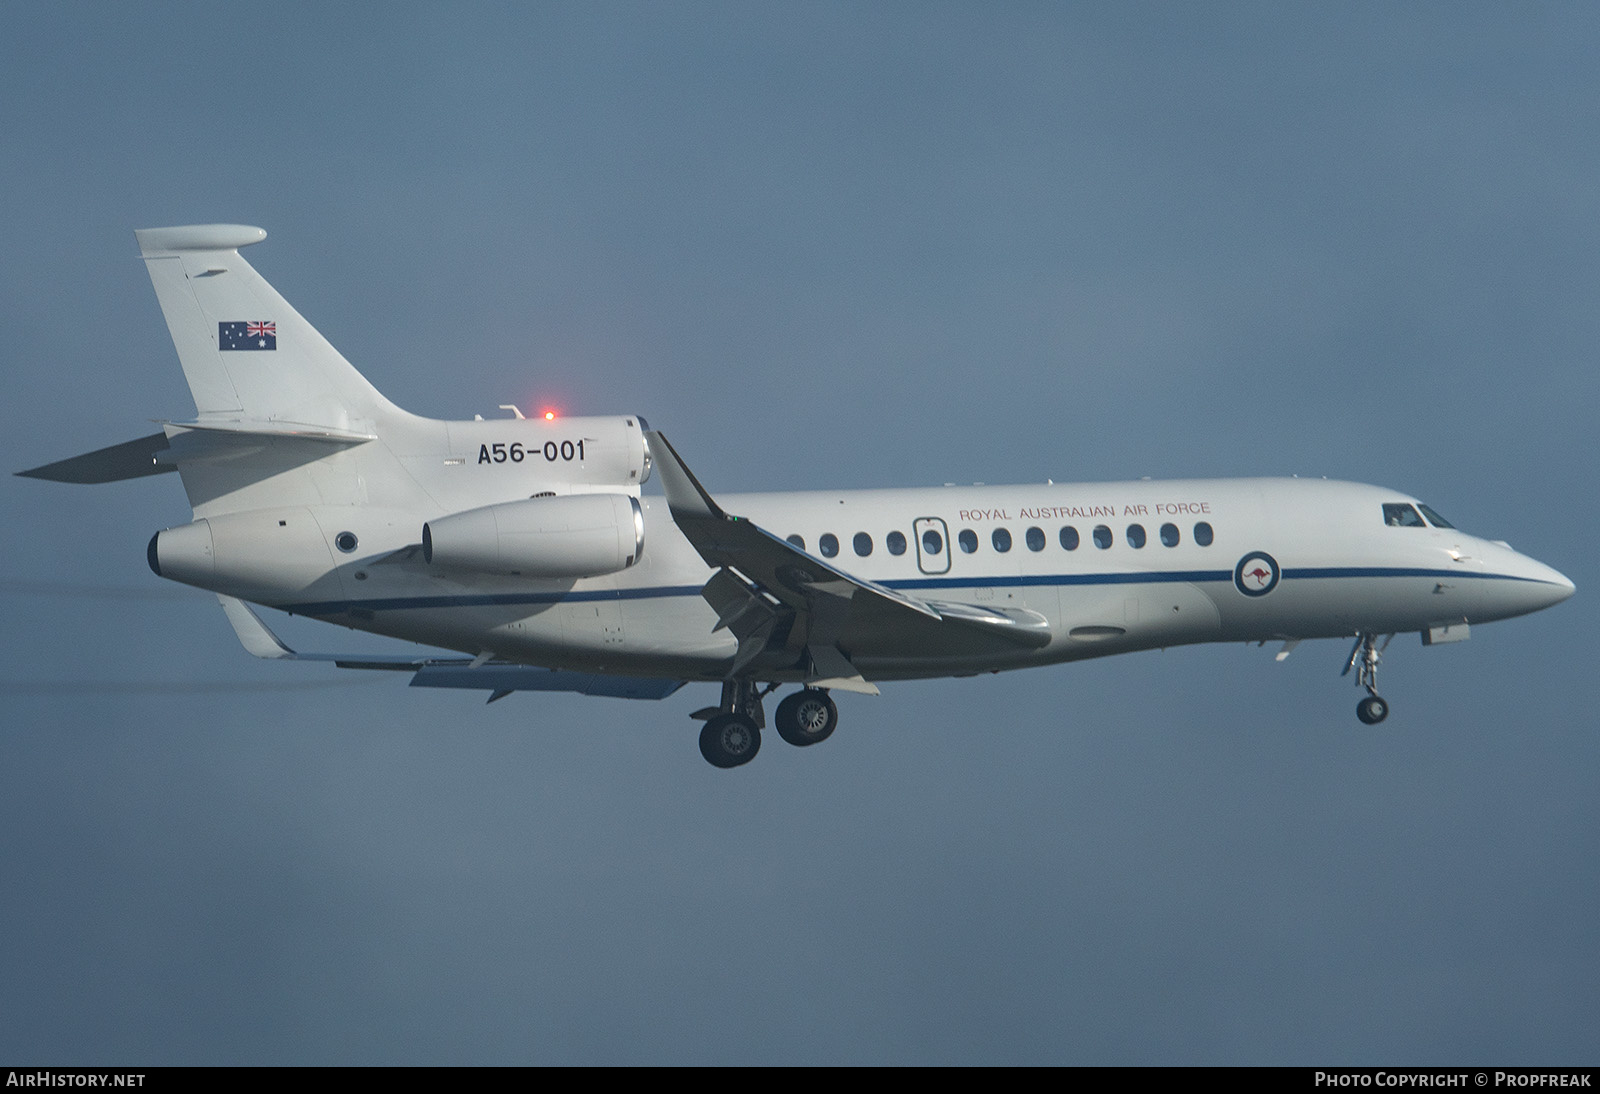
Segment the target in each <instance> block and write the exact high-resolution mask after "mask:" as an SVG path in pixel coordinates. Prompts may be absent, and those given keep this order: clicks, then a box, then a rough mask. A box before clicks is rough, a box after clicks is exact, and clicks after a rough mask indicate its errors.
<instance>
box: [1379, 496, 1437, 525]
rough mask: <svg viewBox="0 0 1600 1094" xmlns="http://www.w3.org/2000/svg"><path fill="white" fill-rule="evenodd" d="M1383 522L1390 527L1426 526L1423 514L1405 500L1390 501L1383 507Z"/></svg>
mask: <svg viewBox="0 0 1600 1094" xmlns="http://www.w3.org/2000/svg"><path fill="white" fill-rule="evenodd" d="M1383 523H1385V524H1387V525H1388V526H1389V527H1390V528H1426V527H1427V525H1426V524H1425V523H1423V520H1422V514H1421V513H1419V512H1417V511H1416V509H1415V508H1414V507H1412V506H1411V505H1409V504H1407V503H1405V502H1398V501H1395V502H1388V503H1386V504H1385V505H1384V507H1383Z"/></svg>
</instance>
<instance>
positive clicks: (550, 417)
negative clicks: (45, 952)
mask: <svg viewBox="0 0 1600 1094" xmlns="http://www.w3.org/2000/svg"><path fill="white" fill-rule="evenodd" d="M544 420H545V421H547V422H553V421H555V420H556V412H555V411H553V410H547V411H545V412H544Z"/></svg>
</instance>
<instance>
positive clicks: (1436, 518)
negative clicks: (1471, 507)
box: [1417, 501, 1455, 528]
mask: <svg viewBox="0 0 1600 1094" xmlns="http://www.w3.org/2000/svg"><path fill="white" fill-rule="evenodd" d="M1417 508H1418V509H1421V510H1422V515H1423V516H1425V517H1427V518H1428V523H1429V524H1431V525H1433V526H1434V527H1435V528H1454V527H1455V525H1454V524H1451V523H1450V522H1449V521H1447V520H1445V519H1444V518H1443V517H1441V516H1440V515H1439V514H1438V513H1435V512H1434V511H1433V510H1432V509H1431V508H1430V507H1428V506H1426V505H1423V504H1422V503H1421V502H1420V501H1419V502H1417Z"/></svg>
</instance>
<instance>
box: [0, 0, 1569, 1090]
mask: <svg viewBox="0 0 1600 1094" xmlns="http://www.w3.org/2000/svg"><path fill="white" fill-rule="evenodd" d="M1597 55H1600V14H1597V13H1596V12H1595V10H1594V9H1593V8H1592V7H1591V6H1588V5H1576V4H1573V5H1567V4H1560V5H1556V4H1539V5H1519V6H1516V7H1514V8H1512V7H1501V6H1494V5H1484V6H1474V5H1459V4H1451V5H1424V4H1416V5H1403V6H1402V5H1386V4H1343V5H1335V6H1323V7H1322V8H1320V9H1316V10H1310V9H1305V8H1302V7H1292V8H1283V7H1281V6H1278V5H1169V4H1149V5H1127V4H1117V5H1094V6H1080V5H1065V4H1061V5H1046V4H1008V5H982V6H979V5H962V4H878V5H855V4H820V3H811V4H787V5H782V6H777V5H770V6H768V5H752V4H728V5H700V4H689V5H659V4H639V5H593V4H571V5H539V6H534V5H518V4H508V5H503V6H490V5H477V6H464V5H449V6H444V5H406V4H394V5H383V6H381V7H380V6H372V7H365V6H362V7H357V8H354V9H351V10H347V11H343V12H337V11H336V12H332V13H329V12H326V11H323V10H322V9H321V8H320V7H318V6H312V5H300V4H271V5H215V4H166V5H162V4H147V5H113V4H103V5H102V4H89V5H68V6H63V5H57V4H34V3H8V4H6V5H5V6H4V7H0V195H3V197H4V201H3V202H0V226H3V238H4V240H5V244H6V253H5V257H4V260H3V261H0V331H3V332H4V342H3V345H4V351H3V352H4V360H5V364H6V370H5V375H6V377H7V380H8V385H9V386H8V391H9V393H10V399H9V401H8V405H9V407H10V410H11V415H10V422H9V429H8V436H7V439H6V441H5V442H4V445H3V446H0V447H3V449H4V451H5V452H6V454H7V460H8V461H9V462H8V463H6V465H5V466H6V468H7V469H8V470H17V469H21V468H24V467H31V466H34V465H36V464H39V463H42V462H45V461H47V460H51V459H57V458H61V457H65V456H69V455H73V454H76V453H78V452H81V451H85V450H87V449H90V448H95V447H99V446H101V445H106V444H111V443H114V442H117V441H122V440H126V439H129V438H132V437H135V436H139V435H140V434H142V433H145V432H149V431H150V429H151V426H150V425H149V419H151V418H183V417H185V416H187V415H188V414H190V413H191V412H192V409H193V405H192V402H191V401H190V400H189V397H188V392H187V389H186V388H185V387H184V384H183V379H182V374H181V372H180V371H179V369H178V366H177V361H176V356H175V354H174V353H173V350H172V347H171V343H170V341H169V340H168V337H167V334H166V330H165V326H164V324H163V322H162V320H161V315H160V312H159V309H158V308H157V306H156V303H155V299H154V294H153V293H152V292H151V289H150V286H149V281H148V278H147V277H146V275H145V273H144V270H143V268H142V265H141V264H140V262H139V261H138V258H137V251H136V248H135V247H134V243H133V236H132V230H133V229H134V228H136V227H148V226H156V225H166V224H180V223H193V222H205V221H233V222H241V223H248V224H258V225H261V226H262V227H264V228H266V229H267V230H268V232H269V233H270V238H269V239H268V240H267V242H265V243H263V244H262V245H261V246H259V247H256V248H254V249H252V250H251V251H250V252H249V255H248V257H249V258H250V260H251V261H252V262H253V263H254V264H255V265H256V267H257V268H258V269H259V270H260V271H261V272H262V273H263V274H264V275H265V276H266V277H267V278H268V279H269V280H271V281H272V282H273V283H274V285H275V286H276V287H277V288H278V289H279V290H280V291H281V292H283V294H284V295H285V296H286V297H287V298H288V299H289V300H290V301H291V302H293V303H294V304H295V305H296V306H297V307H298V308H299V309H300V310H301V311H302V312H303V313H304V314H305V315H306V316H307V317H308V318H309V319H310V320H311V321H312V322H313V323H315V324H316V325H317V326H318V327H319V328H320V329H321V330H322V331H323V333H325V334H326V335H327V336H328V337H329V338H330V339H331V340H332V341H333V342H334V344H335V345H337V346H338V347H339V348H340V349H341V350H342V351H343V352H344V353H345V355H346V356H348V357H349V358H350V359H351V361H353V362H354V363H355V364H356V365H357V367H358V368H361V369H362V370H363V371H364V372H365V374H366V375H367V376H368V378H369V379H371V380H372V381H373V383H374V384H376V385H377V386H378V387H379V388H380V389H381V390H383V391H384V392H385V394H387V395H389V396H390V397H391V398H393V399H394V400H396V401H397V402H398V403H400V404H401V405H402V406H405V407H406V408H407V409H410V410H413V411H416V412H418V413H424V414H430V415H433V416H437V417H470V416H471V415H472V414H473V413H475V412H481V413H484V414H486V415H487V414H493V413H495V407H496V405H497V404H500V403H505V402H510V401H513V400H515V401H517V402H519V403H522V404H523V405H528V404H530V403H533V402H536V401H538V402H544V401H549V402H553V403H555V404H556V405H559V406H561V407H562V408H563V409H565V410H568V411H570V412H574V413H624V412H633V413H641V414H644V415H646V416H647V417H648V418H649V419H650V422H651V424H652V425H654V426H657V427H659V428H662V429H664V430H665V431H666V432H667V433H668V434H669V435H670V436H671V437H672V439H673V441H674V443H675V445H676V446H677V447H678V449H679V450H680V451H681V452H682V453H683V455H684V457H685V458H686V459H687V460H688V461H689V463H690V464H691V466H693V467H694V468H695V470H696V471H697V473H698V474H699V475H700V477H701V478H702V480H703V481H704V482H705V483H706V485H707V486H708V487H709V488H710V489H711V490H713V491H714V492H718V491H720V492H732V491H738V490H758V489H767V488H802V487H814V486H884V485H925V484H937V483H941V482H946V481H964V482H970V481H974V480H981V481H987V482H1001V481H1030V480H1040V481H1042V480H1043V479H1045V478H1046V477H1052V478H1054V479H1056V480H1057V481H1060V480H1064V479H1100V478H1127V477H1136V476H1140V475H1152V476H1178V475H1183V476H1189V475H1231V474H1290V473H1298V474H1304V475H1324V474H1325V475H1329V476H1331V477H1340V478H1350V479H1356V480H1360V481H1367V482H1378V483H1383V484H1387V485H1392V486H1394V487H1396V488H1399V489H1402V490H1405V491H1407V492H1411V493H1415V494H1417V495H1419V496H1422V497H1424V498H1425V499H1427V500H1428V501H1429V502H1431V503H1432V504H1433V505H1435V506H1436V507H1437V508H1439V509H1440V510H1441V511H1442V512H1443V513H1444V514H1445V515H1446V516H1448V517H1450V518H1451V519H1452V520H1455V521H1456V522H1457V523H1458V524H1461V525H1462V526H1464V527H1467V528H1469V529H1470V530H1473V531H1475V532H1479V533H1481V534H1484V535H1488V536H1491V537H1498V538H1505V539H1508V540H1510V541H1511V542H1512V543H1513V544H1514V545H1515V546H1516V547H1517V548H1518V549H1521V550H1523V551H1526V552H1527V553H1529V554H1531V555H1533V556H1534V557H1537V558H1539V559H1541V560H1543V561H1545V562H1548V563H1550V564H1551V565H1554V566H1556V567H1557V568H1558V569H1561V570H1562V571H1564V572H1565V573H1566V574H1568V576H1570V577H1572V578H1573V580H1574V581H1575V582H1576V583H1577V585H1578V589H1579V594H1578V596H1577V597H1576V598H1575V599H1574V600H1573V601H1572V602H1571V603H1569V604H1566V605H1563V606H1561V607H1558V608H1556V609H1555V610H1553V611H1551V612H1549V613H1546V614H1543V615H1538V616H1534V617H1531V618H1528V619H1524V620H1515V621H1511V622H1507V623H1502V624H1497V625H1494V626H1491V627H1484V628H1480V629H1479V630H1477V631H1475V632H1474V636H1473V640H1472V641H1471V642H1470V643H1467V644H1466V645H1463V646H1453V647H1445V648H1439V649H1423V648H1421V647H1419V646H1418V645H1417V643H1416V639H1415V638H1409V637H1408V638H1405V639H1397V640H1396V642H1395V644H1394V645H1393V646H1391V647H1390V650H1389V655H1388V657H1387V658H1386V660H1385V662H1384V671H1383V676H1382V680H1383V683H1384V688H1383V690H1384V693H1385V696H1386V697H1387V698H1388V699H1390V701H1391V702H1392V703H1393V706H1394V714H1393V715H1392V716H1391V718H1390V719H1389V721H1388V722H1386V723H1385V724H1384V725H1383V726H1382V727H1381V728H1379V729H1370V728H1366V727H1362V726H1360V725H1359V724H1358V723H1356V721H1355V718H1354V710H1353V708H1354V706H1355V701H1356V699H1357V698H1358V695H1357V692H1356V691H1355V689H1354V688H1352V687H1351V686H1350V684H1349V681H1348V680H1340V679H1339V677H1338V670H1339V667H1340V663H1341V661H1342V658H1343V656H1344V655H1345V653H1346V647H1343V646H1341V645H1340V644H1338V643H1307V644H1306V645H1303V646H1302V647H1300V649H1299V650H1298V651H1297V652H1296V653H1295V654H1294V656H1293V657H1291V658H1290V659H1289V660H1288V661H1287V662H1285V663H1283V664H1274V663H1273V661H1272V656H1271V653H1272V651H1271V650H1270V649H1268V650H1262V649H1255V648H1244V647H1237V646H1228V647H1215V648H1202V649H1191V650H1175V651H1170V652H1167V653H1160V654H1157V653H1150V654H1140V655H1134V656H1130V657H1125V658H1120V659H1113V660H1110V661H1107V662H1103V663H1090V664H1083V665H1077V666H1068V667H1062V668H1057V669H1050V670H1043V671H1036V672H1032V673H1024V674H1013V675H1004V676H992V677H985V678H982V679H972V680H961V681H943V682H930V683H917V684H904V685H895V686H891V687H888V688H886V689H885V692H884V694H883V696H881V697H879V698H876V699H867V698H861V697H856V696H845V697H843V698H842V700H841V704H840V705H841V708H842V723H841V728H840V730H839V732H838V733H837V734H836V735H835V736H834V738H833V739H832V740H830V741H829V742H828V744H827V745H826V746H824V747H821V748H816V749H807V750H795V749H789V748H785V747H784V746H783V745H782V742H780V741H777V740H776V739H773V740H771V741H769V742H768V744H767V747H766V748H765V749H764V750H763V754H762V755H761V756H760V757H759V758H758V759H757V760H756V761H755V763H753V764H752V765H751V766H749V767H747V768H743V769H740V770H738V771H736V772H732V773H726V772H719V771H714V770H713V769H711V768H710V767H708V766H707V765H706V764H705V763H704V762H703V761H702V760H701V758H700V756H699V755H698V752H697V750H696V748H695V745H694V731H695V723H692V722H691V721H690V720H689V719H688V718H687V716H686V715H687V714H688V712H689V711H690V710H692V709H694V708H695V707H697V706H700V705H702V704H703V703H705V702H708V701H710V699H711V696H712V691H711V689H709V688H706V687H699V688H690V689H685V690H684V691H683V692H680V693H679V694H678V695H677V696H675V697H673V698H671V699H669V700H666V701H664V702H662V703H656V704H650V703H630V702H624V701H612V700H589V699H582V698H578V697H567V696H538V695H527V694H523V695H517V696H514V697H512V698H510V699H507V700H506V701H504V702H501V703H496V704H495V705H494V706H492V707H485V706H483V705H482V704H481V701H480V699H479V698H478V697H476V696H475V695H472V694H465V693H462V694H455V693H447V692H442V693H432V692H427V691H423V690H420V689H417V690H411V689H407V688H405V687H404V686H403V684H402V681H401V680H400V679H397V678H389V677H387V676H386V677H384V678H383V679H379V680H370V679H367V678H366V677H359V678H356V679H348V678H344V677H338V676H336V674H335V670H333V669H331V668H323V667H318V666H283V665H268V664H263V663H259V662H256V661H255V660H253V659H251V658H249V657H248V656H247V655H246V654H245V653H244V652H243V651H242V650H241V649H239V648H238V645H237V643H236V642H235V641H234V639H233V636H232V633H231V631H230V630H229V629H228V627H227V624H226V622H225V621H224V619H223V617H222V614H221V612H220V611H219V610H218V609H217V607H216V604H215V602H214V600H213V599H212V598H210V597H208V596H206V595H203V594H199V593H194V592H188V591H185V590H182V589H181V588H179V587H177V586H172V585H169V584H165V583H162V582H160V581H159V580H158V579H156V578H155V577H153V576H152V575H151V574H150V573H149V571H148V570H147V569H146V566H145V562H144V546H145V543H146V541H147V540H148V538H149V536H150V534H151V533H152V532H153V531H155V530H156V529H158V528H161V527H164V526H168V525H172V524H178V523H182V522H184V521H186V520H187V519H188V517H189V513H188V509H187V506H186V505H185V503H184V500H183V497H182V492H181V490H180V488H179V485H178V483H177V482H176V480H175V479H173V478H170V477H160V478H156V479H147V480H141V481H138V482H133V483H127V484H122V485H119V486H112V487H86V488H78V489H72V488H68V487H64V486H54V485H50V484H43V483H39V482H34V481H28V480H21V479H15V478H11V477H9V476H7V477H5V478H4V479H3V480H0V491H4V505H5V508H6V512H7V513H8V514H9V516H8V519H7V520H6V521H5V522H4V541H3V549H4V556H5V558H6V559H7V561H8V565H7V569H6V573H5V575H4V577H3V578H0V603H3V605H4V610H3V612H0V648H3V650H4V653H5V668H4V672H3V676H4V682H3V683H0V711H3V712H4V717H3V719H0V722H3V727H0V833H3V834H4V839H3V840H0V878H4V879H5V884H4V885H3V886H0V938H3V939H4V942H3V944H0V985H3V986H0V1062H14V1063H15V1062H27V1063H30V1064H32V1063H124V1062H126V1063H199V1062H273V1063H278V1062H282V1063H301V1062H305V1063H323V1062H480V1061H481V1062H551V1063H555V1062H641V1063H643V1062H882V1063H902V1062H930V1063H948V1062H960V1063H988V1062H1010V1061H1018V1062H1024V1061H1026V1062H1034V1061H1041V1062H1110V1063H1122V1062H1162V1063H1181V1062H1200V1063H1216V1062H1229V1063H1312V1062H1321V1063H1333V1062H1352V1063H1353V1062H1373V1063H1376V1062H1386V1063H1391V1062H1397V1061H1411V1062H1419V1063H1483V1064H1496V1063H1502V1064H1514V1063H1560V1062H1572V1063H1579V1062H1583V1063H1593V1062H1594V1057H1595V1050H1596V1037H1595V1033H1594V1031H1595V1030H1596V1029H1597V1028H1600V987H1597V985H1600V976H1597V975H1596V974H1597V973H1600V934H1597V932H1596V931H1595V929H1594V909H1595V907H1596V906H1597V904H1600V868H1597V866H1596V863H1597V862H1600V855H1597V853H1596V852H1597V850H1600V849H1597V846H1596V844H1597V832H1600V806H1597V804H1596V795H1595V793H1594V786H1595V776H1596V772H1597V771H1600V744H1597V738H1596V734H1595V728H1596V726H1595V718H1594V715H1593V713H1592V712H1593V711H1594V710H1595V709H1596V708H1597V700H1600V695H1597V687H1596V674H1595V673H1594V671H1593V668H1592V665H1591V662H1592V658H1593V651H1594V650H1595V648H1596V637H1597V635H1596V633H1595V626H1594V623H1593V618H1594V617H1593V614H1592V611H1591V610H1590V608H1589V606H1588V605H1589V600H1590V598H1591V597H1592V596H1593V595H1594V594H1595V590H1596V589H1600V582H1597V580H1596V572H1595V567H1594V566H1593V565H1592V564H1591V559H1592V556H1593V543H1592V540H1593V534H1594V528H1595V522H1594V518H1593V515H1592V512H1591V509H1592V506H1593V504H1594V496H1595V490H1594V483H1595V481H1596V472H1597V470H1600V468H1597V458H1596V456H1595V451H1594V445H1593V443H1592V432H1593V431H1592V428H1591V425H1590V420H1591V419H1592V417H1593V415H1594V408H1595V407H1596V406H1597V405H1600V401H1597V395H1600V392H1597V384H1600V381H1597V379H1596V370H1595V368H1594V355H1595V347H1596V346H1597V345H1600V320H1597V318H1596V313H1597V308H1596V304H1595V302H1596V300H1600V264H1597V260H1596V255H1600V182H1597V181H1596V180H1597V179H1600V144H1597V141H1596V137H1595V134H1596V133H1597V132H1600V118H1597V116H1596V115H1597V113H1600V75H1597V73H1596V68H1595V65H1594V58H1595V57H1596V56H1597ZM286 630H287V632H288V633H289V635H290V636H291V638H292V640H293V641H295V642H296V643H297V644H299V645H301V646H303V647H306V648H315V649H337V648H346V647H348V646H349V644H350V643H352V642H355V641H359V640H360V639H359V638H357V637H354V636H351V635H348V634H347V633H345V632H342V631H338V630H336V629H333V628H320V627H314V626H308V627H304V628H300V627H295V626H291V627H288V628H286ZM54 683H59V684H60V687H57V688H52V687H50V686H49V685H51V684H54Z"/></svg>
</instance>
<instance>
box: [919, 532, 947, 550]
mask: <svg viewBox="0 0 1600 1094" xmlns="http://www.w3.org/2000/svg"><path fill="white" fill-rule="evenodd" d="M922 553H923V554H925V555H933V556H935V557H937V556H939V555H942V554H944V537H943V536H941V535H940V534H939V533H938V532H937V531H936V530H934V529H932V528H927V529H924V530H923V533H922Z"/></svg>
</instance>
